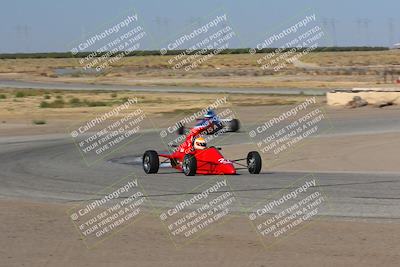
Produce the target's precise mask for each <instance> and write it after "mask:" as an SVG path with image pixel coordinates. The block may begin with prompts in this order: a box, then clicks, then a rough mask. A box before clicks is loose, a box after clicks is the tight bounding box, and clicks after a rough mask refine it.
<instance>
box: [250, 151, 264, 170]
mask: <svg viewBox="0 0 400 267" xmlns="http://www.w3.org/2000/svg"><path fill="white" fill-rule="evenodd" d="M261 167H262V161H261V156H260V154H259V153H258V152H257V151H251V152H249V153H248V154H247V169H248V170H249V173H251V174H259V173H260V171H261Z"/></svg>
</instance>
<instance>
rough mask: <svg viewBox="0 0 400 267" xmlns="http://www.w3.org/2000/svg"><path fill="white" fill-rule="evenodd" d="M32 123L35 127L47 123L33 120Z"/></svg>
mask: <svg viewBox="0 0 400 267" xmlns="http://www.w3.org/2000/svg"><path fill="white" fill-rule="evenodd" d="M32 123H33V124H36V125H43V124H46V123H47V122H46V121H45V120H33V121H32Z"/></svg>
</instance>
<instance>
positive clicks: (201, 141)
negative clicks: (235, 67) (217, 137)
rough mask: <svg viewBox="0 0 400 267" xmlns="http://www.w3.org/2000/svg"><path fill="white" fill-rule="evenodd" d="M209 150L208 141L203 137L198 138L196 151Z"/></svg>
mask: <svg viewBox="0 0 400 267" xmlns="http://www.w3.org/2000/svg"><path fill="white" fill-rule="evenodd" d="M206 148H207V141H206V139H204V138H203V137H198V138H196V140H194V149H200V150H203V149H206Z"/></svg>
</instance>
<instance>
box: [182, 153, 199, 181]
mask: <svg viewBox="0 0 400 267" xmlns="http://www.w3.org/2000/svg"><path fill="white" fill-rule="evenodd" d="M182 170H183V173H184V174H185V175H186V176H193V175H195V174H196V171H197V160H196V157H195V156H194V155H190V154H186V155H185V156H184V157H183V162H182Z"/></svg>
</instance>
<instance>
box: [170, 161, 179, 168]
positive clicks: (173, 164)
mask: <svg viewBox="0 0 400 267" xmlns="http://www.w3.org/2000/svg"><path fill="white" fill-rule="evenodd" d="M170 162H171V166H172V167H173V168H175V167H176V166H178V161H177V160H176V159H170Z"/></svg>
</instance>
